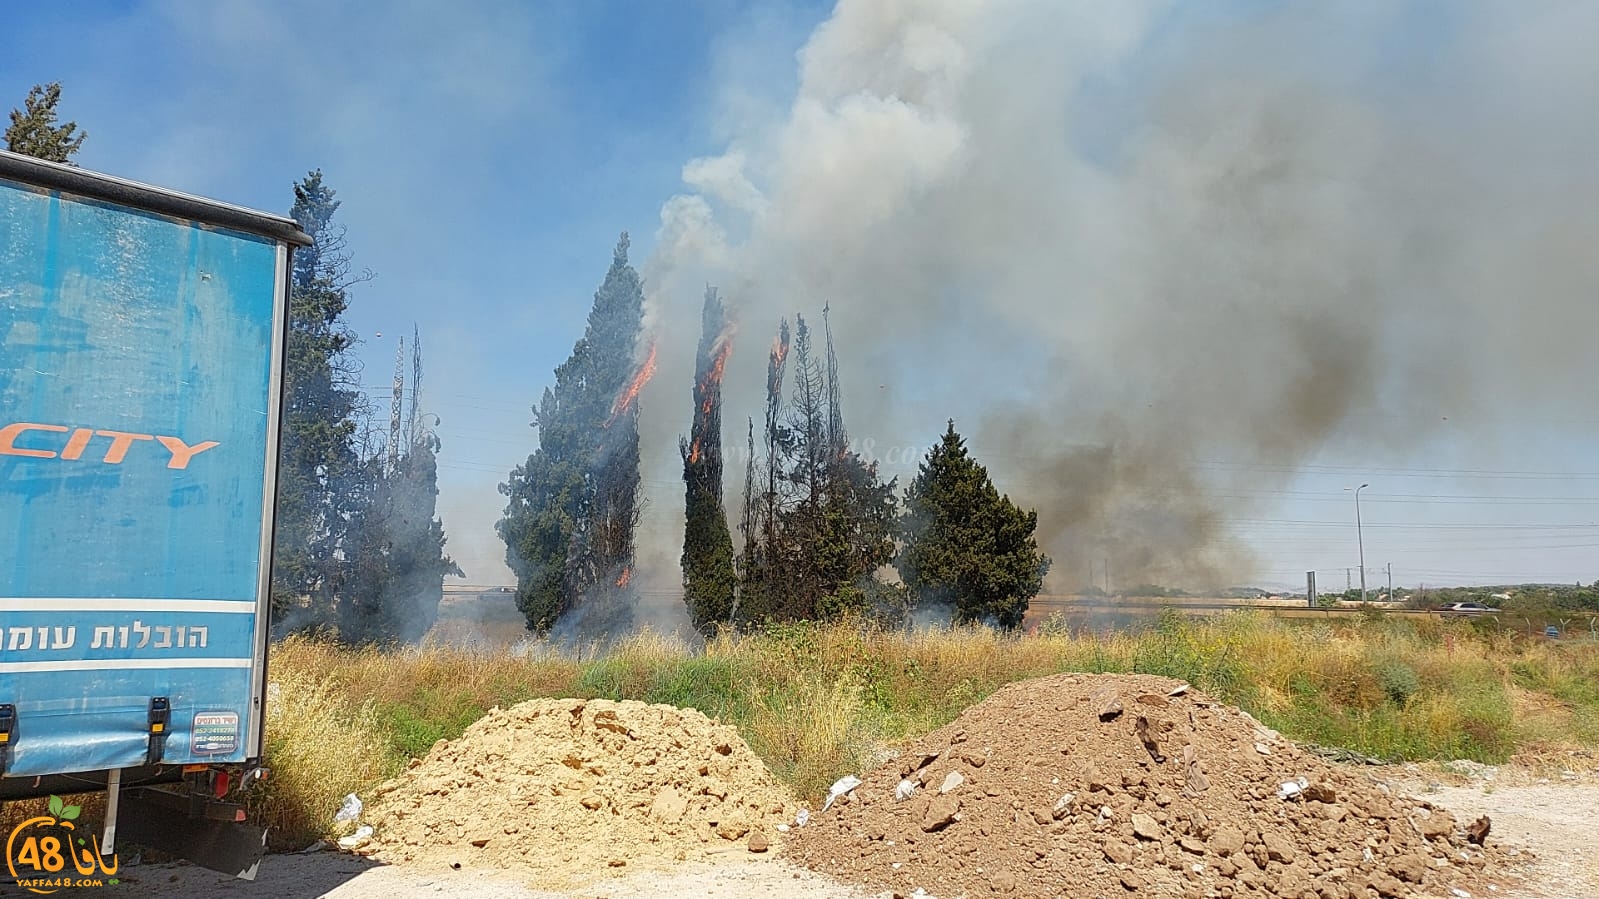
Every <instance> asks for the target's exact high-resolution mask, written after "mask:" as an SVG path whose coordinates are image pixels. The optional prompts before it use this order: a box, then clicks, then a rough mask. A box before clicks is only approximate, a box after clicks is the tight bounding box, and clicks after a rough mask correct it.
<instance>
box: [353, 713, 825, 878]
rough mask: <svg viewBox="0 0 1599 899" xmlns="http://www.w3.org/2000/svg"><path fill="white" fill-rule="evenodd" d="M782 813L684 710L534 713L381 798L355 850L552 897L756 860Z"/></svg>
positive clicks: (762, 779)
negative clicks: (521, 875) (506, 872)
mask: <svg viewBox="0 0 1599 899" xmlns="http://www.w3.org/2000/svg"><path fill="white" fill-rule="evenodd" d="M792 808H793V806H792V802H791V800H790V799H789V794H788V792H787V791H786V790H785V789H784V788H783V787H782V786H781V785H780V784H779V783H778V782H777V781H776V779H775V778H773V777H772V775H771V772H769V771H767V769H766V766H765V765H764V764H762V763H761V760H760V759H758V758H756V757H755V754H754V753H752V752H750V749H749V747H748V746H746V745H745V744H744V741H743V740H742V739H740V738H739V735H738V732H737V731H735V730H734V729H733V728H732V727H729V726H726V725H722V724H717V723H716V722H714V721H711V720H710V719H708V718H706V717H705V716H704V715H702V714H700V713H699V712H697V711H695V710H693V709H679V708H675V707H672V706H667V705H646V704H644V703H641V702H632V701H628V702H610V701H608V700H590V701H587V702H585V701H582V700H575V699H574V700H536V701H533V702H525V703H522V704H520V705H517V706H514V707H512V708H510V709H505V710H500V709H495V710H492V711H490V712H489V713H488V715H486V716H485V717H484V718H483V719H482V720H480V721H478V722H477V723H475V724H473V725H472V726H471V727H469V728H467V730H466V732H465V733H464V734H462V736H461V738H460V739H459V740H455V741H452V742H444V741H441V742H440V743H439V744H438V745H436V746H434V747H433V750H432V751H431V752H429V753H428V756H427V758H426V759H424V760H419V761H414V762H412V768H411V770H409V771H408V772H406V773H405V774H404V775H402V776H400V777H398V778H396V779H394V780H392V781H389V782H388V783H385V784H383V785H382V786H381V787H379V788H378V790H377V793H376V797H375V800H374V803H373V807H372V809H371V812H370V815H369V817H368V821H369V823H371V824H372V825H373V827H374V828H375V831H376V832H375V834H374V835H373V842H372V843H370V844H368V846H367V847H366V848H365V849H364V850H363V851H364V853H365V854H369V855H373V856H375V857H377V858H380V859H382V860H385V861H393V862H413V863H421V864H424V865H429V864H438V865H446V866H454V867H497V868H506V869H511V870H517V871H522V872H526V873H530V874H536V875H539V879H540V882H541V883H542V884H545V885H548V884H550V883H551V882H552V881H564V882H573V881H578V880H582V879H586V878H587V877H589V876H592V875H594V874H599V873H603V872H606V871H607V870H610V869H616V868H622V869H624V870H625V869H626V868H627V867H628V866H635V865H638V864H653V863H663V862H668V861H673V860H682V859H688V858H696V857H703V856H705V855H707V854H709V853H711V852H714V851H715V850H717V849H734V850H736V851H739V852H748V851H749V850H750V848H761V849H764V846H765V845H766V842H765V841H767V840H769V839H771V838H773V837H775V836H776V835H777V833H776V826H777V825H778V824H781V823H783V822H784V821H785V820H792V815H791V810H792Z"/></svg>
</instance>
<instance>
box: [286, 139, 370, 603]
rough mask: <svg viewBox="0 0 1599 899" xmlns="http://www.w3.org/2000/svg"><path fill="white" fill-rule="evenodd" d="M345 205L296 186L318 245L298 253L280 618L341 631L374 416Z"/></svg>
mask: <svg viewBox="0 0 1599 899" xmlns="http://www.w3.org/2000/svg"><path fill="white" fill-rule="evenodd" d="M338 208H339V201H338V200H337V199H335V192H334V190H333V189H332V188H330V187H328V186H327V185H326V184H324V183H323V181H322V172H321V171H320V170H318V171H314V172H311V173H309V174H308V175H306V177H305V179H304V180H302V181H301V182H300V183H299V184H296V185H295V187H294V207H293V209H292V210H291V212H290V215H291V216H292V217H293V218H294V220H295V221H297V222H299V223H300V227H301V228H303V229H304V230H305V233H306V234H308V235H310V236H311V238H312V240H313V241H314V243H313V244H312V245H311V246H309V247H305V248H303V249H300V250H298V251H296V252H295V254H294V270H293V272H292V273H291V277H290V281H289V338H288V348H287V353H286V364H285V368H284V377H285V381H286V385H285V392H284V407H283V434H282V440H281V446H280V450H279V465H278V475H277V479H278V508H277V516H276V521H277V524H276V528H275V530H276V534H275V537H276V541H275V550H274V554H273V564H272V611H273V614H274V617H275V618H276V619H277V620H278V621H279V622H280V623H282V624H283V625H285V626H286V627H289V628H290V629H299V628H305V627H321V626H328V625H331V624H333V621H334V616H335V612H336V609H335V596H336V595H337V594H338V592H339V590H340V588H341V586H342V582H343V578H344V575H345V570H344V563H343V559H342V558H341V556H342V555H343V554H342V553H341V552H340V549H341V547H342V546H343V544H344V540H345V535H346V531H347V529H348V525H349V521H350V520H351V517H352V516H353V514H354V513H355V511H356V510H357V508H359V503H360V502H361V501H362V495H363V493H364V492H366V491H367V490H368V489H369V484H367V483H366V482H367V481H370V477H369V476H368V475H367V473H366V472H365V470H364V468H363V465H362V463H361V460H360V458H359V456H358V454H357V453H356V450H355V445H354V438H355V430H356V418H357V417H358V416H359V415H360V414H361V413H362V412H363V411H364V407H363V405H362V401H361V396H360V393H359V390H358V386H359V384H358V380H357V372H358V370H357V368H356V365H355V361H354V360H353V359H352V358H350V356H349V355H348V351H349V349H350V347H351V346H352V344H353V343H354V335H353V334H351V333H350V331H349V329H348V328H347V327H346V326H345V325H344V322H343V315H344V312H345V309H346V308H347V307H348V305H349V298H348V291H349V288H350V287H351V286H353V285H354V284H356V283H358V282H360V281H363V280H366V279H368V278H370V277H371V274H370V273H369V272H363V273H360V274H352V272H351V268H350V257H349V254H348V252H346V250H345V241H344V229H343V228H342V227H341V226H338V225H335V224H334V222H333V217H334V214H335V213H336V212H337V211H338Z"/></svg>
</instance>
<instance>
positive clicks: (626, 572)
mask: <svg viewBox="0 0 1599 899" xmlns="http://www.w3.org/2000/svg"><path fill="white" fill-rule="evenodd" d="M631 580H633V566H631V565H629V566H627V567H626V568H623V569H622V576H621V577H619V578H617V579H616V586H618V587H626V586H627V584H628V582H629V581H631Z"/></svg>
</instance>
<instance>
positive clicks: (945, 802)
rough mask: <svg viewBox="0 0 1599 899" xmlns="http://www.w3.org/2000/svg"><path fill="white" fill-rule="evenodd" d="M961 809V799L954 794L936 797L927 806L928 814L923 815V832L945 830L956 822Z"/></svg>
mask: <svg viewBox="0 0 1599 899" xmlns="http://www.w3.org/2000/svg"><path fill="white" fill-rule="evenodd" d="M960 810H961V801H960V800H959V799H956V798H955V797H954V796H949V795H941V796H936V797H934V798H933V801H932V802H931V803H929V804H928V806H927V814H926V815H924V816H923V817H922V832H924V833H935V832H937V831H940V830H943V829H944V828H946V827H948V826H949V825H951V824H953V823H954V822H955V819H956V816H957V815H959V814H960Z"/></svg>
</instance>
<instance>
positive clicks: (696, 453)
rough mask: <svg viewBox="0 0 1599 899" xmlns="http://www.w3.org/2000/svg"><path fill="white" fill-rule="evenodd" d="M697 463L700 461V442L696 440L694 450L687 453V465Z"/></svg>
mask: <svg viewBox="0 0 1599 899" xmlns="http://www.w3.org/2000/svg"><path fill="white" fill-rule="evenodd" d="M698 461H700V442H699V441H698V440H696V441H694V448H693V449H692V450H690V451H689V454H688V464H690V465H693V464H694V463H696V462H698Z"/></svg>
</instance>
